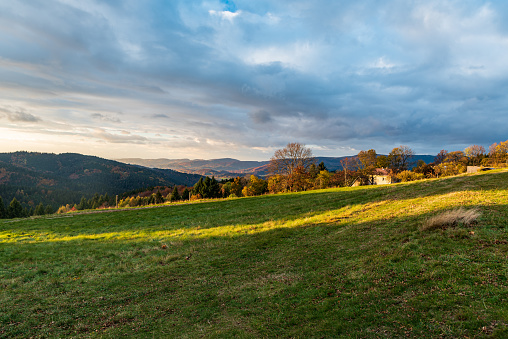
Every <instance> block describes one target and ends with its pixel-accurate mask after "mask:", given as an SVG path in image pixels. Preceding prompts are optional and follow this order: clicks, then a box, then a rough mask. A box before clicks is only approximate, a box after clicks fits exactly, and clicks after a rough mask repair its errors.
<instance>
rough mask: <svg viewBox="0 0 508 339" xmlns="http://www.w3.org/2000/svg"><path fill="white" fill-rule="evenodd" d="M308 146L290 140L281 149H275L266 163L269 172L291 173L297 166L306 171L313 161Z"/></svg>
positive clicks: (288, 174)
mask: <svg viewBox="0 0 508 339" xmlns="http://www.w3.org/2000/svg"><path fill="white" fill-rule="evenodd" d="M315 161H316V160H315V159H314V157H313V155H312V151H311V149H310V148H306V147H305V145H303V144H300V143H297V142H292V143H289V144H287V146H286V147H284V148H283V149H279V150H277V151H275V153H274V155H273V156H272V158H271V159H270V164H269V165H268V168H269V171H270V173H271V174H274V175H275V174H281V175H287V176H290V175H293V174H294V173H295V171H296V169H297V168H300V169H301V170H304V171H308V170H309V167H310V165H312V164H314V163H315Z"/></svg>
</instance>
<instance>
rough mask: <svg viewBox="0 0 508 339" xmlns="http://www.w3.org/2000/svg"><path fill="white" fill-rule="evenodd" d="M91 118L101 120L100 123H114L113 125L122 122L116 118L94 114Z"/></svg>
mask: <svg viewBox="0 0 508 339" xmlns="http://www.w3.org/2000/svg"><path fill="white" fill-rule="evenodd" d="M91 116H92V118H94V119H97V120H101V121H107V122H115V123H121V122H122V121H121V120H120V119H118V118H115V117H111V116H108V115H105V114H101V113H94V114H92V115H91Z"/></svg>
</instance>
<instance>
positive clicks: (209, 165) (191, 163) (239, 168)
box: [117, 155, 434, 178]
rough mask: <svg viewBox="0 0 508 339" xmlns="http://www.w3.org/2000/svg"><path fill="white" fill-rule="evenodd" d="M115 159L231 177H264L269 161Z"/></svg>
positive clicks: (333, 161)
mask: <svg viewBox="0 0 508 339" xmlns="http://www.w3.org/2000/svg"><path fill="white" fill-rule="evenodd" d="M344 158H348V157H316V163H317V164H319V163H320V162H323V163H324V164H325V166H326V167H327V168H328V170H329V171H336V170H342V165H341V163H340V161H341V160H342V159H344ZM418 160H423V161H425V163H427V164H428V163H431V162H433V161H434V156H433V155H415V156H414V157H413V160H412V161H413V162H414V163H415V164H416V163H417V162H418ZM117 161H120V162H123V163H126V164H133V165H140V166H146V167H152V168H168V169H173V170H175V171H180V172H185V173H193V174H199V175H203V176H215V177H216V178H231V177H235V176H238V175H241V176H242V175H249V174H254V175H256V176H258V177H264V176H266V175H267V174H268V166H267V165H268V163H269V161H241V160H237V159H231V158H224V159H212V160H201V159H200V160H189V159H140V158H124V159H117Z"/></svg>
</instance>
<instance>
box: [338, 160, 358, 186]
mask: <svg viewBox="0 0 508 339" xmlns="http://www.w3.org/2000/svg"><path fill="white" fill-rule="evenodd" d="M340 165H341V166H342V169H343V170H344V186H348V184H347V183H348V174H349V176H350V177H351V173H352V172H353V171H356V170H357V169H358V158H357V157H347V158H343V159H341V160H340Z"/></svg>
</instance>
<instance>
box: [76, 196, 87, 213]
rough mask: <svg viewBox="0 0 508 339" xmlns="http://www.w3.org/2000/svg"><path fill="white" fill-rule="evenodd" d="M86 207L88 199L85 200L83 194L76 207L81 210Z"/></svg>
mask: <svg viewBox="0 0 508 339" xmlns="http://www.w3.org/2000/svg"><path fill="white" fill-rule="evenodd" d="M88 208H89V207H88V201H87V200H86V198H85V197H84V196H83V197H81V200H80V201H79V204H78V206H77V209H78V210H80V211H81V210H86V209H88Z"/></svg>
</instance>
